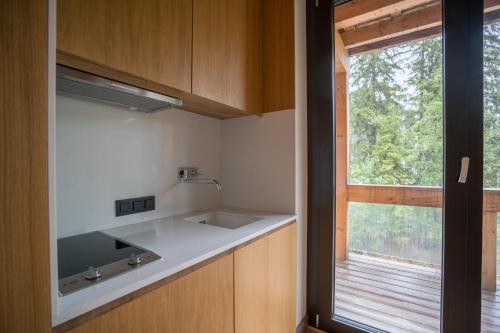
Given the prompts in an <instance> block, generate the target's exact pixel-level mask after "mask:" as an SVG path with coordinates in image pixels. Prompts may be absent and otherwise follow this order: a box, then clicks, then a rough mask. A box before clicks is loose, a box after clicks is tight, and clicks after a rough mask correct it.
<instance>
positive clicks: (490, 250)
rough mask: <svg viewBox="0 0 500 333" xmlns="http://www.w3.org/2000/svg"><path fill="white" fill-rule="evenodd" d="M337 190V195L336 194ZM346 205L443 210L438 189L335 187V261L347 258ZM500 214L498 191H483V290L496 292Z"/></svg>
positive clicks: (441, 196) (499, 192) (373, 186)
mask: <svg viewBox="0 0 500 333" xmlns="http://www.w3.org/2000/svg"><path fill="white" fill-rule="evenodd" d="M344 189H345V191H343V190H344ZM339 190H340V191H339ZM348 202H365V203H376V204H391V205H406V206H419V207H436V208H440V207H442V202H443V189H442V188H440V187H421V186H387V185H346V186H345V187H344V188H342V187H341V188H339V187H337V221H336V225H337V229H336V230H337V235H336V242H337V246H336V251H337V258H338V259H346V256H347V252H348V249H347V229H348V225H347V221H348V211H347V210H348V207H347V205H348ZM498 212H500V190H484V197H483V287H484V288H487V289H495V288H496V260H497V256H496V238H497V237H496V235H497V228H496V226H497V224H496V222H497V221H496V219H497V213H498Z"/></svg>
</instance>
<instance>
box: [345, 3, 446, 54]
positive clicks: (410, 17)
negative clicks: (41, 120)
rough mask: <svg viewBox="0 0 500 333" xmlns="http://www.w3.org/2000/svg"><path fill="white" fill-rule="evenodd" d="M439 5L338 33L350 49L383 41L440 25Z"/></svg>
mask: <svg viewBox="0 0 500 333" xmlns="http://www.w3.org/2000/svg"><path fill="white" fill-rule="evenodd" d="M441 15H442V14H441V3H438V4H435V5H432V6H429V7H426V8H423V9H421V10H418V11H412V12H409V13H407V14H403V15H399V16H395V17H393V18H390V19H388V20H385V21H381V22H378V23H374V24H370V25H367V26H364V27H361V28H358V29H354V30H349V31H344V32H341V33H340V36H341V37H342V40H343V41H344V45H345V47H346V48H348V49H350V48H353V47H358V46H361V45H364V44H369V43H374V42H377V41H380V40H383V39H387V38H393V37H397V36H401V35H405V34H409V33H412V32H415V31H419V30H424V29H428V28H432V27H435V26H439V25H441V20H442V18H441Z"/></svg>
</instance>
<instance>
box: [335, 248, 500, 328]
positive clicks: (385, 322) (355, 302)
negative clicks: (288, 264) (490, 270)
mask: <svg viewBox="0 0 500 333" xmlns="http://www.w3.org/2000/svg"><path fill="white" fill-rule="evenodd" d="M440 275H441V273H440V270H439V269H435V268H429V267H424V266H419V265H413V264H407V263H401V262H396V261H391V260H385V259H380V258H374V257H368V256H363V255H355V254H350V255H349V260H347V261H337V265H336V272H335V277H336V279H335V285H336V286H335V287H336V288H335V290H336V294H335V315H337V316H341V317H344V318H348V319H350V320H354V321H357V322H361V323H363V324H365V325H369V326H372V327H375V328H378V329H381V330H384V331H388V332H418V333H425V332H439V323H440V320H439V317H440V298H441V277H440ZM497 283H498V282H497ZM482 298H483V305H482V320H481V321H482V327H481V331H482V332H500V285H499V286H498V287H497V292H492V291H483V297H482Z"/></svg>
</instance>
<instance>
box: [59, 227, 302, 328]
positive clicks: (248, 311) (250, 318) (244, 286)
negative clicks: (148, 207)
mask: <svg viewBox="0 0 500 333" xmlns="http://www.w3.org/2000/svg"><path fill="white" fill-rule="evenodd" d="M295 280H296V223H292V224H290V225H288V226H286V227H284V228H282V229H280V230H277V231H275V232H272V233H270V234H269V235H267V236H264V237H262V238H261V239H259V240H257V241H254V242H252V243H250V244H248V245H246V246H243V247H241V248H238V249H236V250H235V251H234V252H232V253H230V254H228V255H226V256H224V257H222V258H220V259H218V260H216V261H214V262H212V263H209V264H207V265H205V266H203V267H201V268H198V269H196V270H194V271H193V272H191V273H188V274H187V275H184V276H182V277H180V278H178V279H177V280H174V281H172V282H170V283H167V284H165V285H164V286H162V287H159V288H157V289H154V290H153V291H151V292H149V293H147V294H145V295H142V296H139V297H138V298H135V299H133V300H132V301H130V302H128V303H125V304H123V305H121V306H119V307H117V308H115V309H113V310H111V311H109V312H106V313H104V314H102V315H100V316H98V317H96V318H94V319H91V320H89V321H87V322H85V323H84V324H82V325H81V326H78V327H76V328H73V329H71V330H70V331H69V332H72V333H87V332H92V333H143V332H144V333H160V332H161V333H184V332H189V333H197V332H198V333H247V332H248V333H257V332H263V333H264V332H266V333H292V332H295V302H296V300H295V285H296V282H295ZM55 331H56V332H66V330H65V329H56V330H55Z"/></svg>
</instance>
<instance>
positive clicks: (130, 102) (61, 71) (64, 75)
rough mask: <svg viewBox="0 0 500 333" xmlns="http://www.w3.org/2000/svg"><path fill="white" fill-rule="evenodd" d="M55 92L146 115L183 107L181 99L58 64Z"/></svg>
mask: <svg viewBox="0 0 500 333" xmlns="http://www.w3.org/2000/svg"><path fill="white" fill-rule="evenodd" d="M56 90H57V93H58V94H60V95H65V96H71V97H77V98H83V99H87V100H91V101H98V102H102V103H107V104H113V105H118V106H122V107H126V108H128V109H129V110H133V111H141V112H148V113H152V112H157V111H162V110H166V109H170V108H177V107H180V106H182V100H180V99H177V98H174V97H170V96H166V95H162V94H158V93H155V92H152V91H148V90H144V89H141V88H137V87H134V86H129V85H127V84H124V83H120V82H116V81H112V80H108V79H105V78H103V77H100V76H96V75H92V74H89V73H86V72H81V71H78V70H75V69H71V68H68V67H64V66H59V65H57V82H56Z"/></svg>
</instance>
